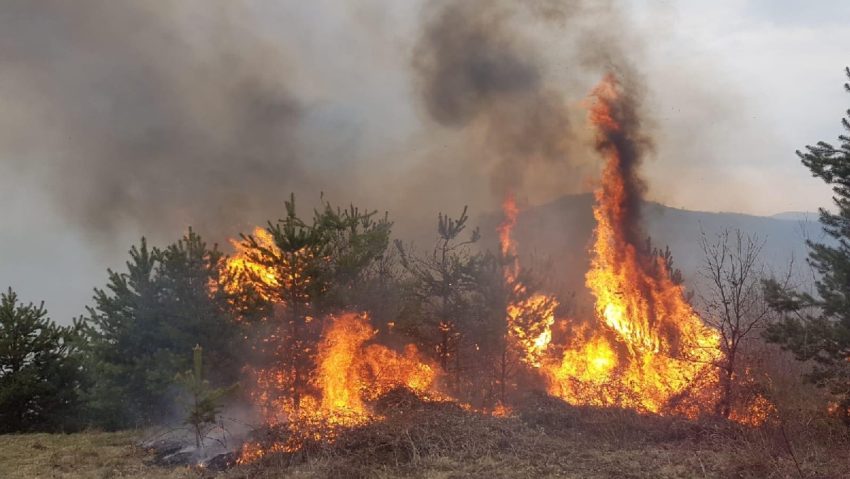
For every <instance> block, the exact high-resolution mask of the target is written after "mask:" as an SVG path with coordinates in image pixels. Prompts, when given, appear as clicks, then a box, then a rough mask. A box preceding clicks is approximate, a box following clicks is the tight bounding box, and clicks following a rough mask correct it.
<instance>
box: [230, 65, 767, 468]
mask: <svg viewBox="0 0 850 479" xmlns="http://www.w3.org/2000/svg"><path fill="white" fill-rule="evenodd" d="M627 86H628V85H624V84H622V83H621V81H620V80H618V78H617V77H615V76H613V75H608V76H606V77H605V78H604V79H603V81H602V82H601V83H600V84H599V85H598V86H597V87H596V88H595V89H594V91H593V93H592V97H591V102H592V104H591V105H590V121H591V125H592V127H593V128H594V129H595V131H596V132H597V143H596V147H597V149H598V151H599V153H600V154H601V156H602V157H603V159H604V161H605V166H604V169H603V173H602V178H601V182H600V184H599V186H598V188H597V190H596V204H595V206H594V217H595V219H596V222H597V226H596V230H595V236H594V240H593V243H592V245H591V246H590V252H589V253H590V257H591V265H590V270H589V271H588V272H587V274H586V284H587V287H588V290H589V291H590V293H591V295H592V297H593V298H594V299H595V313H596V314H595V315H594V317H592V318H570V317H558V312H559V304H560V302H559V299H558V298H557V297H556V296H555V295H553V294H548V293H546V292H545V291H544V290H543V289H542V288H539V287H536V286H537V285H534V286H535V287H532V285H531V283H530V282H529V281H530V280H529V279H528V277H527V274H526V273H527V272H526V271H525V270H523V269H522V268H521V266H520V263H519V258H518V255H517V244H516V242H515V241H514V239H513V236H512V232H513V229H514V227H515V225H516V220H517V215H518V213H519V210H518V207H517V203H516V201H515V199H514V197H513V196H512V195H510V194H509V195H508V196H507V198H506V200H505V202H504V204H503V211H504V221H503V222H502V224H501V225H500V226H499V228H498V234H499V239H500V254H499V255H498V257H497V260H498V261H497V262H496V263H493V264H498V268H496V271H497V275H498V276H499V277H500V281H501V284H500V285H497V286H498V287H497V288H496V289H495V291H497V293H498V292H501V293H499V294H501V295H502V296H501V299H500V300H498V301H493V300H492V298H491V299H488V296H487V295H478V296H475V295H474V294H473V293H472V292H469V291H467V292H464V291H466V290H464V289H463V288H466V287H469V286H470V285H475V284H476V282H477V281H479V280H478V279H476V278H477V277H476V274H478V273H474V272H473V271H478V270H476V269H475V268H477V267H479V266H481V265H482V264H485V263H487V261H488V258H490V259H491V260H492V258H493V257H491V256H471V255H469V254H467V253H465V251H466V250H464V249H462V247H463V246H465V245H467V244H471V243H473V242H475V241H476V240H477V236H478V233H477V231H476V232H474V233H473V235H472V237H471V239H470V241H469V242H461V243H459V245H456V244H455V243H453V241H454V240H455V239H456V237H457V236H458V234H459V233H460V232H461V231H462V230H463V229H464V226H465V218H466V217H465V215H464V216H462V217H461V219H460V220H451V219H449V218H448V217H443V216H442V215H441V217H440V228H439V230H440V234H441V237H442V239H441V240H440V242H438V246H437V247H436V248H435V249H434V252H433V254H432V255H431V256H430V257H427V258H426V259H425V260H423V261H422V262H421V263H420V265H419V266H418V267H417V269H415V270H414V271H415V273H416V274H417V275H418V276H417V278H418V280H419V281H421V282H423V283H424V284H426V286H427V287H428V288H427V291H428V294H433V295H435V296H436V298H437V299H438V301H436V306H435V309H434V310H433V313H434V314H433V316H434V317H435V318H436V320H435V321H434V324H433V331H432V333H433V334H432V336H431V338H432V340H431V342H430V343H429V341H428V340H427V338H425V339H423V338H421V337H420V338H418V339H419V340H418V341H408V342H406V340H412V339H414V338H412V337H409V336H406V335H405V331H404V330H403V331H396V330H394V326H395V321H386V320H384V321H378V322H373V318H372V317H370V315H369V314H367V313H365V312H352V311H351V310H350V309H349V310H346V309H342V308H340V305H342V304H348V305H350V304H360V305H361V306H362V307H361V308H358V309H356V310H355V311H368V310H369V308H368V307H367V306H366V305H364V304H362V303H360V301H359V299H358V298H357V294H358V293H357V291H359V288H361V287H363V284H364V282H365V281H366V280H365V279H364V278H363V277H360V276H358V274H357V273H356V271H360V270H362V269H363V268H364V267H365V265H367V264H372V263H374V262H379V261H380V260H381V259H382V258H383V256H382V254H383V253H382V252H383V251H385V247H386V244H385V241H386V236H387V233H388V231H389V223H388V222H387V220H386V218H384V219H376V218H375V217H374V213H363V212H360V211H359V210H357V209H355V208H353V207H352V208H351V209H349V210H334V209H332V208H331V207H330V206H327V207H326V208H325V209H324V210H317V212H316V219H315V221H314V223H313V225H308V224H306V223H305V222H303V221H302V220H300V219H298V217H297V216H296V215H295V212H294V200H293V201H290V202H288V203H287V212H288V215H287V217H286V218H285V219H282V220H280V222H279V223H278V224H270V225H269V227H268V228H265V229H257V230H255V232H254V233H253V234H252V235H247V236H244V237H243V238H242V241H238V242H234V246H235V247H236V250H237V251H236V254H235V255H234V256H232V257H231V258H230V259H229V260H228V265H227V268H225V271H224V274H225V275H226V278H225V280H224V281H223V284H224V288H225V290H227V291H228V292H229V293H231V294H233V295H234V296H236V297H242V298H243V300H245V298H248V300H254V301H259V302H261V303H264V304H267V305H268V306H267V307H266V309H265V310H264V314H262V315H261V317H260V318H254V319H251V318H248V317H245V318H242V321H244V322H245V324H246V325H251V326H253V327H255V328H260V329H261V330H263V331H265V332H266V333H265V334H263V335H261V338H260V340H259V342H258V344H257V346H256V348H257V352H259V353H262V355H263V356H264V357H265V358H266V361H265V362H264V363H262V364H265V365H264V366H260V367H251V368H249V371H248V372H249V375H250V377H251V378H253V382H252V386H251V387H250V388H249V390H250V396H251V400H252V402H253V403H254V404H255V406H256V407H257V409H258V410H259V411H260V413H261V416H262V423H263V424H262V426H261V427H260V428H259V429H258V430H257V431H255V433H254V434H253V436H252V438H251V439H250V440H249V441H247V442H246V443H245V445H244V446H243V448H242V451H241V453H240V459H239V461H240V462H241V463H251V462H255V461H258V460H260V459H262V458H265V457H266V456H269V455H273V456H275V457H278V459H275V460H278V461H285V462H287V463H293V462H298V461H302V460H304V459H305V458H309V457H312V456H316V455H317V454H327V453H329V452H328V451H339V450H349V451H356V450H358V449H359V448H363V447H365V448H367V449H368V450H370V451H372V454H377V455H379V456H380V455H385V456H386V457H384V458H383V459H381V460H384V459H386V460H391V461H395V462H405V461H410V460H411V459H412V458H413V457H416V456H417V455H421V454H427V453H428V450H429V448H434V447H436V448H439V447H445V448H452V447H455V446H453V445H452V443H451V441H453V440H455V439H454V438H455V437H464V436H463V434H462V429H463V427H464V426H463V424H464V422H465V421H479V422H481V421H484V422H485V423H486V424H484V426H486V428H491V426H492V428H493V430H494V431H496V432H494V434H495V436H499V434H501V433H500V432H498V431H501V430H502V429H503V428H506V427H509V426H508V425H506V424H500V423H499V422H498V419H497V418H499V417H510V416H511V415H512V414H514V413H515V412H516V410H517V408H520V409H523V408H524V410H525V411H526V412H525V413H523V414H526V416H527V415H528V414H527V411H528V410H529V408H528V406H527V404H526V405H522V404H521V402H522V401H521V399H520V398H523V397H527V393H528V392H529V391H530V390H533V389H535V388H545V390H546V391H547V393H548V394H549V395H550V396H551V397H552V398H558V399H557V401H559V402H561V403H562V404H563V403H566V404H569V405H571V406H578V407H604V408H615V409H616V410H629V411H632V412H633V413H638V414H650V415H657V416H662V417H673V418H677V417H678V418H683V419H696V418H699V417H703V416H709V415H713V414H716V413H717V411H716V410H715V408H716V405H717V404H718V399H719V398H718V394H719V393H718V391H719V388H718V384H719V380H720V379H719V374H718V368H717V366H718V362H719V361H720V360H721V358H722V354H723V352H722V349H721V348H720V345H719V336H718V332H717V331H716V330H715V329H712V328H710V327H709V326H707V325H705V324H704V323H703V321H702V319H701V318H700V317H699V315H698V314H697V313H696V312H695V310H694V309H693V307H692V306H691V305H690V303H689V302H688V300H687V298H686V294H685V288H684V286H683V285H682V284H681V282H680V281H678V280H677V278H676V275H674V272H673V271H672V267H671V263H670V258H669V255H665V254H662V253H659V252H658V251H657V250H653V249H651V247H649V246H644V245H645V244H646V237H645V234H644V232H643V230H642V228H641V224H640V221H641V217H640V205H641V203H642V202H643V194H644V190H645V187H644V185H643V183H642V180H641V178H640V176H639V174H638V167H639V165H640V162H641V160H642V155H643V153H644V151H645V150H646V149H647V148H649V147H651V144H650V142H649V141H648V140H647V139H646V138H645V137H644V136H643V135H642V132H641V125H640V121H639V116H638V113H637V110H638V105H637V103H636V101H637V100H636V99H635V98H634V97H633V96H631V95H630V92H629V91H628V90H627ZM340 240H342V241H340ZM372 242H374V243H375V244H372ZM340 245H348V246H344V247H343V246H340ZM352 245H354V246H352ZM401 251H402V254H403V255H404V254H405V252H404V250H403V249H402V250H401ZM404 260H406V261H407V262H408V263H404V264H408V265H409V262H410V261H411V259H409V258H407V257H405V258H404ZM491 263H492V261H491ZM485 269H486V268H485ZM329 272H330V273H333V274H328V273H329ZM331 277H332V278H335V279H334V281H330V280H328V278H331ZM378 277H380V275H378ZM416 291H418V293H417V294H420V295H421V294H424V293H422V291H423V290H416ZM470 291H471V290H470ZM475 298H478V299H479V300H482V298H483V303H481V307H484V308H485V309H486V308H491V310H493V311H496V315H497V318H498V320H497V321H496V323H497V324H496V325H497V328H496V329H495V331H501V332H500V333H498V334H499V336H498V337H497V338H496V340H495V343H494V344H496V345H499V344H500V345H501V346H499V347H496V348H495V349H493V348H490V349H491V350H490V351H484V350H482V347H481V344H482V343H483V341H484V335H486V334H487V333H482V337H481V338H480V339H476V337H474V336H472V334H473V333H471V332H469V331H470V330H467V332H466V333H464V332H463V331H462V328H461V325H462V324H464V323H462V321H464V320H465V319H463V318H460V319H458V318H455V316H458V315H459V314H461V313H462V312H464V311H466V313H465V314H471V315H473V316H474V317H473V320H474V319H475V318H477V317H478V315H479V314H481V312H480V311H478V310H476V308H475V307H473V308H471V309H470V308H469V305H470V304H474V301H475ZM380 300H383V298H381V299H380ZM380 300H379V301H380ZM494 305H495V306H496V308H495V309H492V307H493V306H494ZM463 307H467V309H463ZM499 307H501V308H502V309H501V312H499V311H498V308H499ZM329 311H331V312H329ZM415 313H416V312H415V311H414V312H413V313H411V314H415ZM420 314H421V311H420ZM449 318H453V319H449ZM470 324H471V325H472V326H475V325H476V324H478V325H479V326H478V327H480V328H485V329H486V325H485V323H474V322H473V323H470ZM490 326H491V327H492V324H491V325H490ZM407 331H408V332H409V330H407ZM490 333H492V331H490ZM417 344H418V345H417ZM464 344H466V345H468V346H467V349H466V350H465V349H463V345H464ZM484 349H487V348H486V347H485V348H484ZM486 354H489V355H490V356H485V355H486ZM464 355H465V356H475V355H480V356H476V357H479V361H482V360H483V361H485V362H486V361H488V360H489V361H490V362H491V363H492V364H491V365H488V366H487V368H485V369H483V370H481V371H483V373H484V376H485V377H484V378H483V379H482V378H472V379H469V378H468V376H470V375H471V373H470V372H468V369H465V368H464V366H463V364H469V362H470V361H469V359H465V360H464V361H466V362H465V363H464V362H463V361H462V357H463V356H464ZM482 358H483V359H482ZM488 358H489V359H488ZM466 368H468V366H466ZM771 408H772V406H771V404H770V402H769V401H767V400H766V399H765V398H764V397H762V396H760V395H758V394H753V395H750V397H748V398H746V399H744V400H741V401H738V402H737V403H736V404H735V405H734V407H733V410H732V412H731V414H729V415H728V418H729V419H732V420H734V421H737V422H740V423H744V424H750V425H758V424H761V423H762V422H764V421H765V420H766V419H767V418H768V416H769V415H770V413H771ZM532 409H533V408H532ZM538 409H539V408H538ZM544 409H546V408H544ZM435 411H437V412H439V414H436V416H435V414H434V412H435ZM562 416H563V415H562ZM567 416H569V415H567ZM567 416H564V417H567ZM435 418H436V419H435ZM561 419H563V417H562V418H561ZM433 420H439V421H442V422H441V424H442V425H441V426H439V427H437V428H436V429H435V430H440V428H442V430H443V433H442V434H443V435H442V436H441V437H431V435H432V434H435V433H432V432H430V431H431V429H432V428H431V426H433V424H431V421H433ZM494 421H495V422H494ZM446 428H449V429H452V431H448V432H446V431H445V429H446ZM457 428H460V429H457ZM454 429H457V430H454ZM488 430H489V429H488ZM399 431H403V434H406V436H404V437H402V436H399V434H401V433H400V432H399ZM419 436H421V437H419ZM405 441H406V442H405ZM446 441H449V442H448V443H446ZM499 441H500V440H496V444H495V445H491V446H492V447H501V446H499V444H501V443H500V442H499ZM366 442H368V445H367V446H364V443H366ZM491 446H488V447H491ZM463 447H468V446H463ZM382 457H383V456H382Z"/></svg>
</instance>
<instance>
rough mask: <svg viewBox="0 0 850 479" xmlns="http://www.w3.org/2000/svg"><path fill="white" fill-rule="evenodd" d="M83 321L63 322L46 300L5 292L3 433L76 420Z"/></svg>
mask: <svg viewBox="0 0 850 479" xmlns="http://www.w3.org/2000/svg"><path fill="white" fill-rule="evenodd" d="M79 329H80V325H79V324H78V323H76V322H75V323H74V324H73V325H72V326H67V327H63V326H58V325H56V324H55V323H54V322H52V321H51V320H50V319H48V317H47V311H46V310H45V309H44V304H40V305H38V306H36V305H34V304H32V303H29V304H23V303H20V302H18V296H17V295H16V294H15V292H13V291H12V289H11V288H9V289H8V290H7V291H6V292H4V293H0V433H8V432H24V431H57V430H69V429H74V428H76V427H79V426H80V424H79V423H77V422H76V419H77V414H76V413H77V409H76V408H77V406H78V394H79V390H80V387H81V379H82V377H81V373H80V367H79V354H78V339H79V334H78V333H79Z"/></svg>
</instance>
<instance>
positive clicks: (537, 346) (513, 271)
mask: <svg viewBox="0 0 850 479" xmlns="http://www.w3.org/2000/svg"><path fill="white" fill-rule="evenodd" d="M502 211H503V213H504V215H505V219H504V221H502V223H501V224H500V225H499V227H498V232H499V244H500V246H501V251H502V257H503V258H504V260H505V261H506V262H507V264H506V265H505V266H504V269H503V274H504V278H505V284H506V285H507V286H508V288H510V290H511V293H512V298H513V299H512V301H511V302H510V303H509V304H508V305H507V310H506V316H507V318H506V320H507V335H508V340H509V341H510V343H511V344H513V345H514V347H515V348H516V349H517V350H518V351H519V353H520V359H521V360H522V361H523V362H524V363H526V364H528V365H529V366H532V367H535V368H538V367H540V365H541V360H542V358H543V355H544V354H545V353H546V349H547V348H548V347H549V343H551V342H552V324H553V323H554V322H555V309H556V308H557V307H558V302H557V300H555V298H554V297H552V296H548V295H545V294H541V293H534V294H531V295H529V294H528V290H527V287H526V285H525V284H523V283H522V281H521V280H520V278H519V259H518V257H517V247H516V243H515V242H514V241H513V238H512V233H513V229H514V226H516V220H517V216H518V214H519V208H517V205H516V200H515V199H514V196H513V195H512V194H509V195H507V197H506V198H505V201H504V203H502Z"/></svg>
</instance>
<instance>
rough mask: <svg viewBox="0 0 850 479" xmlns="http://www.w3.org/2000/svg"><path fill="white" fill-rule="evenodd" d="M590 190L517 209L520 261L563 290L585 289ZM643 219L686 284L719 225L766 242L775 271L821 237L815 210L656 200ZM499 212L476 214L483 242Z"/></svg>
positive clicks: (488, 242) (694, 277)
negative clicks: (739, 208) (722, 208)
mask: <svg viewBox="0 0 850 479" xmlns="http://www.w3.org/2000/svg"><path fill="white" fill-rule="evenodd" d="M593 202H594V199H593V195H591V194H580V195H567V196H563V197H561V198H558V199H556V200H554V201H551V202H549V203H545V204H542V205H536V206H531V207H528V208H526V209H524V210H521V211H520V215H519V220H518V222H517V227H516V233H515V238H516V240H517V241H518V242H519V252H520V256H521V257H522V258H523V260H524V264H527V265H530V266H532V267H534V268H535V269H538V270H543V273H544V274H548V275H549V276H551V277H554V278H556V280H557V281H558V282H561V283H562V284H563V287H564V288H565V289H566V290H573V291H576V290H578V289H580V288H583V284H584V273H585V272H586V271H587V268H588V264H589V254H588V247H589V245H590V240H591V235H592V233H593V228H594V226H595V221H594V219H593ZM642 214H643V224H644V227H645V229H646V232H647V234H648V235H649V236H650V237H651V238H652V242H653V244H654V245H656V246H659V247H662V248H663V247H664V246H665V245H666V246H669V247H670V250H671V252H672V253H673V259H674V264H675V267H677V268H679V269H681V270H682V273H683V274H684V276H685V280H686V283H687V284H688V286H689V287H697V286H698V285H699V275H698V271H699V269H700V266H701V263H702V261H703V252H702V249H701V247H700V239H701V235H702V234H703V232H704V233H705V234H706V235H708V236H709V237H710V238H713V237H714V236H716V235H717V234H718V233H720V232H721V231H723V229H727V228H728V229H730V230H735V229H740V230H741V231H743V232H744V233H746V234H750V235H756V236H757V237H758V238H759V239H760V240H761V241H763V242H764V247H763V249H762V252H761V258H762V261H763V263H764V264H765V267H766V269H767V270H768V271H769V272H770V271H772V272H774V273H776V274H782V273H783V272H785V271H787V269H788V265H789V263H790V262H791V260H792V258H793V260H794V262H795V264H796V265H798V266H800V265H803V264H804V259H805V257H806V256H807V254H808V251H807V248H806V245H805V240H806V239H812V240H816V241H822V240H825V238H824V234H823V230H822V228H821V226H820V224H819V223H818V222H817V214H816V213H804V214H803V213H797V212H794V213H780V214H779V215H774V216H771V217H764V216H754V215H747V214H741V213H711V212H701V211H690V210H685V209H680V208H673V207H669V206H665V205H662V204H660V203H656V202H648V203H646V204H645V205H644V208H643V211H642ZM500 221H501V214H500V213H491V214H488V215H485V216H483V217H481V218H480V222H479V224H480V226H481V230H482V232H483V233H484V242H485V246H487V247H491V248H492V247H495V234H487V233H489V232H491V231H495V228H496V226H497V225H498V224H499V222H500Z"/></svg>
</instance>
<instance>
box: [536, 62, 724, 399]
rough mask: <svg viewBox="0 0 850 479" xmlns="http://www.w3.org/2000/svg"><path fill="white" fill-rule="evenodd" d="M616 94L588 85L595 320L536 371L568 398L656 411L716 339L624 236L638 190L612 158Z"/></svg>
mask: <svg viewBox="0 0 850 479" xmlns="http://www.w3.org/2000/svg"><path fill="white" fill-rule="evenodd" d="M621 94H622V91H621V87H620V85H619V84H618V82H617V80H616V79H615V78H614V77H613V76H610V75H609V76H606V77H605V79H603V81H602V83H600V84H599V85H598V86H597V87H596V88H595V89H594V90H593V97H594V98H595V100H596V101H595V103H594V104H593V106H592V107H591V109H590V113H589V118H590V121H591V123H592V124H593V125H594V126H595V127H596V128H597V131H598V132H599V136H600V139H599V144H600V150H601V151H602V152H603V154H604V155H605V160H606V164H605V168H604V171H603V173H602V182H601V186H600V187H599V188H598V189H597V190H596V194H595V196H596V204H595V206H594V208H593V215H594V218H595V219H596V222H597V226H596V229H595V232H594V243H593V247H592V249H591V255H592V259H591V267H590V270H589V271H588V273H587V275H586V278H585V279H586V284H587V286H588V288H589V289H590V291H591V292H592V293H593V295H594V297H595V298H596V308H597V314H598V317H599V319H600V320H601V321H602V323H603V324H604V326H605V328H603V330H599V329H598V328H597V330H596V331H595V332H593V333H586V336H584V337H580V338H577V339H576V341H575V342H574V343H573V344H571V345H569V346H568V347H567V348H566V349H565V351H564V354H563V357H562V359H561V361H560V362H555V363H553V364H550V365H547V368H546V370H545V375H546V376H547V379H548V381H549V391H550V393H552V394H554V395H558V396H560V397H562V398H564V399H565V400H567V401H568V402H571V403H574V404H594V405H617V406H625V407H631V408H635V409H638V410H642V411H647V412H656V413H660V412H665V411H666V410H668V409H670V408H672V407H673V406H672V401H673V400H674V399H677V398H679V397H680V396H681V395H682V394H683V393H686V392H687V391H689V390H690V389H691V388H693V387H694V386H695V385H696V384H697V382H698V381H702V380H704V379H703V378H705V377H711V376H713V375H714V368H713V363H714V362H715V361H716V360H717V359H718V349H717V345H718V341H719V339H718V335H717V332H716V331H715V330H713V329H710V328H708V327H707V326H705V325H704V324H703V322H702V320H701V319H700V318H699V316H698V315H697V314H696V313H695V312H694V310H693V308H692V307H691V306H690V304H688V302H687V301H686V299H685V294H684V289H683V287H682V286H681V285H678V284H676V283H674V282H673V280H672V279H671V276H670V271H669V270H668V267H667V263H666V262H665V261H664V260H663V259H662V258H660V257H657V256H654V255H650V254H649V253H646V252H640V251H639V250H638V248H637V246H636V245H635V244H634V239H633V238H632V237H630V233H631V232H630V231H628V228H629V224H630V223H629V222H630V221H634V219H633V218H630V217H629V215H631V214H634V212H632V211H630V210H629V209H628V205H629V204H630V203H632V202H634V201H636V200H638V201H639V200H640V198H634V197H630V196H629V195H630V194H632V195H633V194H634V191H635V190H636V189H637V188H636V186H635V185H630V184H627V182H628V181H633V179H630V178H627V177H626V175H625V174H624V172H623V167H624V165H623V163H622V162H623V161H629V159H626V158H623V157H622V155H623V152H622V151H621V143H622V142H627V141H630V139H629V138H624V131H623V127H622V125H621V123H620V121H619V119H618V118H619V116H621V114H622V109H623V108H624V106H623V105H622V104H621ZM604 329H607V331H608V333H605V331H604ZM700 389H702V388H700ZM685 413H686V414H688V415H695V413H694V412H692V411H685Z"/></svg>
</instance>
